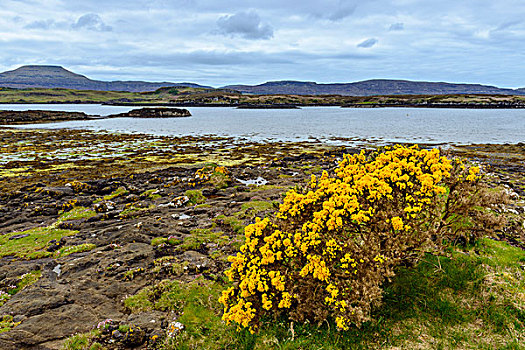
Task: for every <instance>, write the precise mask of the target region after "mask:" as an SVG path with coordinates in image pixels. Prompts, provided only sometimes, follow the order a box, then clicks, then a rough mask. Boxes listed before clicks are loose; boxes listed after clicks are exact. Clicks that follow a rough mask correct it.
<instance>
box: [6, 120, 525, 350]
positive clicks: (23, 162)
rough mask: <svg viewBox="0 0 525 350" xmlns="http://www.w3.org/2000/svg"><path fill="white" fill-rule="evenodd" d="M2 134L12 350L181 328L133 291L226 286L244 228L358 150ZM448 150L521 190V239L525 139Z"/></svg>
mask: <svg viewBox="0 0 525 350" xmlns="http://www.w3.org/2000/svg"><path fill="white" fill-rule="evenodd" d="M0 135H1V138H0V139H1V140H2V141H1V142H2V143H1V144H0V148H1V150H2V152H1V154H2V155H1V156H0V189H1V192H0V233H1V235H0V291H1V292H0V318H1V317H4V320H8V321H5V322H4V323H6V324H7V326H5V327H6V328H5V329H3V333H0V349H3V350H4V349H5V350H11V349H59V348H60V347H61V346H62V344H63V342H64V339H66V338H67V337H69V336H71V335H73V334H75V333H84V332H89V331H91V330H93V329H94V328H98V329H102V332H101V333H100V335H99V336H98V337H99V338H98V341H99V342H101V343H102V344H103V345H104V346H106V347H107V348H108V349H128V348H129V349H132V348H134V349H150V348H153V346H154V344H155V342H156V341H157V339H159V337H164V336H166V334H168V336H169V335H170V334H174V332H175V333H176V332H177V331H178V330H179V329H183V327H184V325H183V324H178V323H177V321H178V318H179V317H180V313H179V314H177V313H174V312H172V311H169V310H170V309H169V308H166V309H163V308H162V307H156V308H153V307H149V306H147V305H149V304H147V302H150V301H148V299H146V300H142V299H140V297H137V296H141V295H143V294H141V293H144V291H152V290H153V291H157V292H159V293H161V292H162V289H151V288H153V287H154V286H162V285H163V284H162V283H166V282H162V281H166V280H170V281H180V282H184V283H186V282H191V281H197V283H199V284H202V285H203V286H204V287H205V286H206V283H215V284H218V285H221V286H222V285H223V283H224V282H223V279H222V271H223V270H224V269H225V268H226V267H227V265H228V262H227V260H226V258H227V256H228V255H231V254H234V253H235V252H236V251H237V250H238V248H239V246H240V243H241V242H242V240H243V236H242V233H243V227H244V225H246V224H249V223H251V222H253V221H254V220H255V218H256V217H263V216H264V215H266V214H268V213H270V212H271V211H273V210H275V208H277V207H278V205H279V203H280V202H281V200H282V195H283V193H284V192H286V191H287V190H288V189H289V188H291V187H293V186H296V185H300V184H303V183H305V181H307V179H309V178H310V176H311V175H312V174H316V175H318V174H320V173H321V171H322V170H328V171H330V170H333V169H334V167H335V166H336V164H337V162H338V161H339V160H340V159H341V157H342V156H343V154H345V153H355V152H358V151H359V149H357V148H355V147H352V146H348V147H328V146H326V145H322V144H313V143H273V144H257V143H250V142H244V143H238V142H237V141H235V140H233V139H228V138H219V137H201V138H199V137H186V138H170V137H153V136H147V135H114V134H107V133H92V132H85V131H78V130H45V131H44V130H42V131H32V130H15V129H13V130H0ZM93 144H97V150H96V151H95V150H94V149H93V148H92V146H93ZM130 145H133V146H130ZM452 152H453V153H454V154H457V155H461V156H463V157H466V158H467V159H469V160H470V161H472V162H477V163H480V164H483V166H484V167H485V171H486V172H487V173H488V174H490V175H491V181H492V183H493V185H494V186H502V187H503V188H504V189H505V190H506V191H508V193H509V194H510V195H511V197H513V199H514V204H512V205H511V206H509V207H508V208H507V209H506V210H507V214H508V215H509V216H510V217H511V218H512V220H513V221H512V223H511V225H509V227H508V229H507V232H502V235H503V236H502V239H507V240H510V241H512V243H513V244H515V245H518V246H521V247H524V248H525V244H524V243H525V241H523V238H524V237H523V227H522V225H523V220H524V218H525V214H524V207H525V203H524V202H523V199H524V197H525V192H524V190H525V179H524V178H523V174H524V173H525V158H524V157H525V145H522V144H518V145H472V146H468V147H458V148H453V150H452ZM148 288H149V289H148ZM155 288H157V287H155ZM158 288H160V287H158ZM132 296H134V298H131V299H130V297H132ZM151 298H154V295H153V294H152V296H151ZM140 300H142V301H141V302H142V303H143V304H139V301H140ZM152 300H154V299H152ZM171 302H172V303H176V302H177V300H172V301H171ZM150 303H151V302H150ZM144 305H145V306H144ZM163 310H164V311H163ZM101 324H102V326H100V325H101ZM130 330H131V331H130Z"/></svg>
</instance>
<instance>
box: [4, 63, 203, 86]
mask: <svg viewBox="0 0 525 350" xmlns="http://www.w3.org/2000/svg"><path fill="white" fill-rule="evenodd" d="M0 87H10V88H19V89H21V88H64V89H76V90H99V91H132V92H141V91H155V90H157V89H159V88H161V87H193V88H210V87H209V86H201V85H198V84H193V83H169V82H161V83H150V82H145V81H100V80H92V79H89V78H87V77H85V76H83V75H80V74H75V73H73V72H70V71H68V70H67V69H64V68H63V67H60V66H22V67H20V68H17V69H15V70H12V71H7V72H4V73H0Z"/></svg>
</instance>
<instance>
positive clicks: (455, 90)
mask: <svg viewBox="0 0 525 350" xmlns="http://www.w3.org/2000/svg"><path fill="white" fill-rule="evenodd" d="M223 88H225V89H232V90H237V91H239V92H242V93H249V94H256V95H270V94H287V95H346V96H371V95H445V94H496V95H525V88H524V89H515V90H514V89H502V88H498V87H495V86H489V85H479V84H451V83H434V82H426V81H408V80H386V79H374V80H365V81H359V82H355V83H340V84H317V83H315V82H305V81H289V80H284V81H270V82H267V83H264V84H260V85H228V86H225V87H223Z"/></svg>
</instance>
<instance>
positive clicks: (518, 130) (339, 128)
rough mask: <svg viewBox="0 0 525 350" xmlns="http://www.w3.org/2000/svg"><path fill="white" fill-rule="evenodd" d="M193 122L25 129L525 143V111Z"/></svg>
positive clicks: (324, 111) (210, 116)
mask: <svg viewBox="0 0 525 350" xmlns="http://www.w3.org/2000/svg"><path fill="white" fill-rule="evenodd" d="M133 108H137V107H118V106H103V105H82V104H79V105H0V110H29V109H31V110H37V109H39V110H62V111H78V112H85V113H87V114H94V115H102V116H107V115H110V114H115V113H121V112H126V111H129V110H131V109H133ZM188 109H189V110H190V112H191V113H192V117H190V118H170V119H136V118H114V119H101V120H89V121H71V122H62V123H50V124H35V125H24V126H20V127H21V128H35V127H38V128H50V129H57V128H72V129H88V130H107V131H113V132H124V133H147V134H154V135H168V136H183V135H194V136H198V135H220V136H231V137H236V138H247V139H250V140H255V141H272V140H275V141H299V140H310V141H313V140H319V141H323V142H335V143H339V142H341V141H354V142H363V141H365V140H366V141H367V142H368V141H370V142H374V143H383V142H420V143H456V144H470V143H517V142H525V110H516V109H508V110H504V109H491V110H469V109H429V108H378V109H353V108H339V107H305V108H301V109H282V110H279V109H268V110H264V109H252V110H250V109H235V108H229V107H220V108H219V107H194V108H188Z"/></svg>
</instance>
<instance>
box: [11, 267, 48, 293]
mask: <svg viewBox="0 0 525 350" xmlns="http://www.w3.org/2000/svg"><path fill="white" fill-rule="evenodd" d="M41 276H42V271H40V270H35V271H31V272H28V273H26V274H24V275H22V276H21V277H20V280H19V281H18V283H17V284H16V288H13V289H11V290H10V291H9V294H11V295H15V294H16V293H18V292H20V291H21V290H22V289H24V288H26V287H28V286H30V285H32V284H33V283H35V282H36V281H38V280H39V279H40V277H41Z"/></svg>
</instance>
